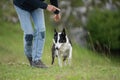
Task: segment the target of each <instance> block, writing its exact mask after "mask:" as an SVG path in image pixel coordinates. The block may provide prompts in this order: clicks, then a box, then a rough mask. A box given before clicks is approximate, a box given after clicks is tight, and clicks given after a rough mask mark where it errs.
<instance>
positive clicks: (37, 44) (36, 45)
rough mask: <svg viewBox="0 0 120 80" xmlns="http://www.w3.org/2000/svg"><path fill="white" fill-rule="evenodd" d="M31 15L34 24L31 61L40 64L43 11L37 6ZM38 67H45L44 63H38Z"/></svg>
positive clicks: (43, 23) (43, 28)
mask: <svg viewBox="0 0 120 80" xmlns="http://www.w3.org/2000/svg"><path fill="white" fill-rule="evenodd" d="M31 15H32V18H33V22H34V26H35V31H34V40H33V51H32V57H33V62H36V61H40V64H42V62H41V58H42V53H43V49H44V42H45V21H44V12H43V10H42V9H40V8H38V9H36V10H35V11H33V12H32V13H31ZM38 67H41V68H45V65H40V66H38Z"/></svg>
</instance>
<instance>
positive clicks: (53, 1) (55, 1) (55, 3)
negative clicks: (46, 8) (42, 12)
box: [50, 0, 58, 7]
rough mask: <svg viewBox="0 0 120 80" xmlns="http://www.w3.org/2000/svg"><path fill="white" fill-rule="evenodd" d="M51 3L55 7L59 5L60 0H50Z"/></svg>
mask: <svg viewBox="0 0 120 80" xmlns="http://www.w3.org/2000/svg"><path fill="white" fill-rule="evenodd" d="M50 3H51V4H52V5H54V6H55V7H58V0H50Z"/></svg>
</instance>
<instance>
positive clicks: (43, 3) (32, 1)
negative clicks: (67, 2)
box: [27, 0, 48, 9]
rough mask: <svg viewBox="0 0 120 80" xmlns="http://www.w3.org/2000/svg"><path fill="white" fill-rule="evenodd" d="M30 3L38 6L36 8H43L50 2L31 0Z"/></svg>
mask: <svg viewBox="0 0 120 80" xmlns="http://www.w3.org/2000/svg"><path fill="white" fill-rule="evenodd" d="M27 2H28V3H29V4H30V5H32V6H34V7H36V8H42V9H47V6H48V4H47V3H45V2H43V1H41V0H29V1H27Z"/></svg>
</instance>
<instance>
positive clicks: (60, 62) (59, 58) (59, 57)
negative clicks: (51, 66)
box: [58, 53, 62, 67]
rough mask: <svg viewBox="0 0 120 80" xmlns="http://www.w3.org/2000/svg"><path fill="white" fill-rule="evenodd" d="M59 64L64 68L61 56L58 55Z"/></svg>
mask: <svg viewBox="0 0 120 80" xmlns="http://www.w3.org/2000/svg"><path fill="white" fill-rule="evenodd" d="M58 64H59V66H60V67H62V61H61V55H60V54H59V53H58Z"/></svg>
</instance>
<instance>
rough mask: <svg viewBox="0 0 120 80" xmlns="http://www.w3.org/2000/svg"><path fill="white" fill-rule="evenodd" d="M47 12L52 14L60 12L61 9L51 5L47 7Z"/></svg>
mask: <svg viewBox="0 0 120 80" xmlns="http://www.w3.org/2000/svg"><path fill="white" fill-rule="evenodd" d="M47 10H48V11H50V12H54V11H56V10H58V11H60V9H59V8H57V7H55V6H53V5H50V4H49V5H48V6H47Z"/></svg>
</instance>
